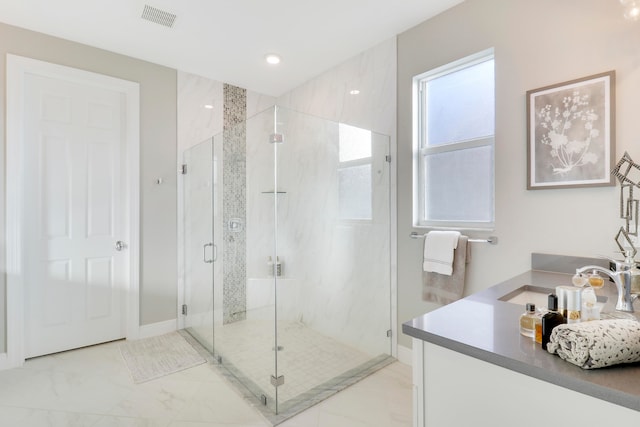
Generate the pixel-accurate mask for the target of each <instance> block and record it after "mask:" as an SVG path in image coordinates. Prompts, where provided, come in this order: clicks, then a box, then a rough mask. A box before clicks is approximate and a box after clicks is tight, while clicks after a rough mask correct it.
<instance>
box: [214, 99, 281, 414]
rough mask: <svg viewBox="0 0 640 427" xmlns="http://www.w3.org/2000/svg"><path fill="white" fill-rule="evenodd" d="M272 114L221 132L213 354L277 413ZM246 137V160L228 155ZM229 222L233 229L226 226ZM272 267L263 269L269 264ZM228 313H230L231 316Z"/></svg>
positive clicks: (241, 155) (236, 154)
mask: <svg viewBox="0 0 640 427" xmlns="http://www.w3.org/2000/svg"><path fill="white" fill-rule="evenodd" d="M272 128H273V110H272V109H270V110H267V111H265V112H263V113H261V114H258V115H256V116H253V117H252V118H250V119H248V120H247V121H246V122H244V123H240V124H238V125H236V126H235V127H232V128H229V129H227V130H225V132H224V135H225V137H228V138H227V140H225V141H224V144H225V148H224V162H225V168H226V172H225V175H224V176H225V178H228V179H226V181H225V183H224V185H223V188H222V190H221V199H222V204H223V208H222V210H223V215H224V221H223V222H224V225H223V227H224V229H223V232H222V234H223V239H222V241H221V243H220V244H221V245H222V248H223V250H224V251H225V253H226V254H227V257H225V258H224V266H223V268H224V270H225V272H224V273H223V274H224V277H225V291H224V293H225V295H224V298H225V301H226V302H225V303H224V304H229V307H226V309H225V313H227V314H225V316H224V318H223V319H222V322H221V323H220V324H218V322H216V329H215V331H216V332H215V334H216V352H217V354H218V355H219V356H220V357H221V360H222V366H223V367H224V368H225V369H227V370H228V371H229V372H231V373H232V374H233V375H234V377H235V379H236V380H238V381H239V382H241V383H242V385H243V386H244V388H245V389H246V390H249V391H250V392H251V393H252V394H253V395H254V396H255V397H256V398H257V400H258V401H260V402H262V403H263V404H264V405H266V406H267V407H268V408H269V409H270V410H271V411H272V412H274V413H275V412H276V411H277V408H276V402H277V396H276V389H275V388H274V386H273V385H272V376H274V374H275V352H276V342H275V325H274V323H275V298H276V295H275V282H274V277H273V269H270V268H269V267H268V266H269V265H273V262H275V260H276V254H275V250H274V236H275V235H274V214H273V198H274V197H275V195H274V191H273V190H274V184H273V181H274V161H273V154H272V144H270V143H269V136H270V135H271V133H272ZM239 137H244V141H245V142H246V152H245V151H243V152H242V153H241V152H239V151H238V149H237V148H238V147H237V146H236V147H229V146H227V144H233V143H234V139H235V141H237V138H239ZM232 222H233V223H234V224H235V225H234V224H232ZM270 258H271V259H272V264H269V259H270ZM230 307H235V308H234V309H233V310H230V309H229V308H230Z"/></svg>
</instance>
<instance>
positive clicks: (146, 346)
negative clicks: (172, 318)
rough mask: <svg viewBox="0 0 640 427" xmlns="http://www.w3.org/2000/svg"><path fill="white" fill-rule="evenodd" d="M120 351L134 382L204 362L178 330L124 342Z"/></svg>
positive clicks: (154, 377)
mask: <svg viewBox="0 0 640 427" xmlns="http://www.w3.org/2000/svg"><path fill="white" fill-rule="evenodd" d="M120 353H121V354H122V358H123V359H124V361H125V363H126V365H127V368H129V372H131V377H132V378H133V381H134V382H135V383H136V384H139V383H143V382H145V381H150V380H153V379H156V378H160V377H163V376H165V375H169V374H172V373H174V372H178V371H182V370H184V369H187V368H192V367H194V366H197V365H201V364H203V363H205V360H204V359H203V358H202V356H200V355H199V354H198V352H197V351H196V350H195V349H194V348H193V347H192V346H191V345H190V344H189V343H188V342H187V341H186V340H185V339H184V338H182V336H181V335H180V334H179V333H178V332H171V333H169V334H165V335H160V336H157V337H151V338H144V339H141V340H136V341H126V342H124V343H122V344H120Z"/></svg>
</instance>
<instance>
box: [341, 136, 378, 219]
mask: <svg viewBox="0 0 640 427" xmlns="http://www.w3.org/2000/svg"><path fill="white" fill-rule="evenodd" d="M338 160H339V162H340V163H339V166H338V197H339V216H340V219H342V220H371V219H373V206H372V191H373V190H372V181H371V160H372V149H371V131H369V130H366V129H360V128H357V127H354V126H349V125H345V124H343V123H340V125H339V149H338Z"/></svg>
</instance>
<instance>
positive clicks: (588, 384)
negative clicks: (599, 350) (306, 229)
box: [402, 270, 640, 411]
mask: <svg viewBox="0 0 640 427" xmlns="http://www.w3.org/2000/svg"><path fill="white" fill-rule="evenodd" d="M571 276H572V275H571V274H563V273H550V272H545V271H536V270H531V271H528V272H526V273H523V274H521V275H519V276H516V277H514V278H512V279H509V280H507V281H505V282H502V283H500V284H498V285H495V286H493V287H491V288H488V289H486V290H484V291H481V292H478V293H476V294H473V295H470V296H468V297H466V298H463V299H461V300H458V301H456V302H454V303H451V304H448V305H446V306H443V307H441V308H438V309H437V310H434V311H432V312H430V313H427V314H424V315H422V316H420V317H416V318H415V319H413V320H411V321H408V322H406V323H404V324H403V325H402V331H403V332H404V333H405V334H407V335H409V336H411V337H414V338H418V339H421V340H423V341H427V342H430V343H433V344H436V345H439V346H441V347H445V348H448V349H451V350H454V351H457V352H459V353H462V354H466V355H468V356H472V357H475V358H477V359H480V360H483V361H486V362H489V363H492V364H494V365H498V366H501V367H504V368H507V369H511V370H513V371H516V372H520V373H522V374H525V375H529V376H531V377H534V378H538V379H541V380H543V381H547V382H549V383H552V384H556V385H559V386H561V387H565V388H568V389H570V390H574V391H577V392H580V393H583V394H587V395H590V396H593V397H596V398H599V399H603V400H605V401H608V402H612V403H615V404H617V405H621V406H625V407H627V408H631V409H634V410H636V411H640V363H634V364H626V365H616V366H611V367H607V368H601V369H594V370H585V369H582V368H580V367H578V366H575V365H573V364H571V363H569V362H565V361H564V360H562V359H560V358H559V357H558V356H556V355H553V354H550V353H548V352H547V351H546V350H543V349H542V347H541V346H540V344H537V343H536V342H535V341H533V340H532V339H531V338H528V337H524V336H522V335H520V330H519V318H520V315H521V314H522V313H523V312H524V311H525V308H524V306H522V305H519V304H514V303H511V302H505V301H501V300H499V298H501V297H503V296H504V295H506V294H509V293H510V292H512V291H514V290H516V289H518V288H520V287H521V286H523V285H533V286H536V287H544V288H548V289H549V292H550V293H551V292H554V293H555V287H556V286H558V285H571ZM596 293H597V295H598V296H606V297H607V302H606V303H605V306H604V308H603V312H613V311H614V307H615V302H616V298H617V292H616V289H615V286H614V285H613V283H610V282H605V286H604V287H603V288H602V289H600V290H597V291H596ZM635 305H636V307H635V309H636V313H635V315H636V317H639V313H638V311H639V310H640V302H636V303H635Z"/></svg>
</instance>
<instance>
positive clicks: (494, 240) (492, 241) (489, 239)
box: [410, 231, 498, 245]
mask: <svg viewBox="0 0 640 427" xmlns="http://www.w3.org/2000/svg"><path fill="white" fill-rule="evenodd" d="M410 237H411V238H412V239H422V238H424V237H426V234H418V233H416V232H415V231H414V232H412V233H411V235H410ZM468 242H470V243H489V244H490V245H497V244H498V236H489V237H487V238H486V239H469V240H468Z"/></svg>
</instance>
